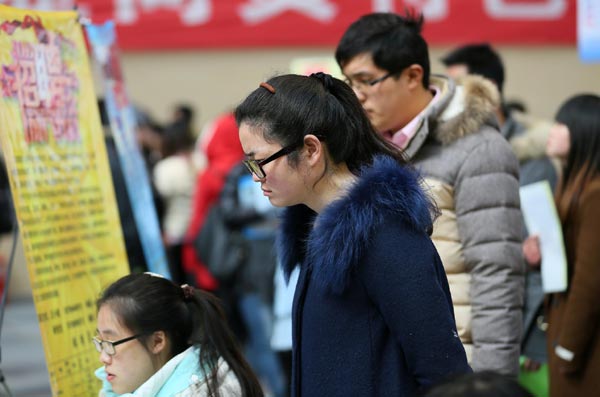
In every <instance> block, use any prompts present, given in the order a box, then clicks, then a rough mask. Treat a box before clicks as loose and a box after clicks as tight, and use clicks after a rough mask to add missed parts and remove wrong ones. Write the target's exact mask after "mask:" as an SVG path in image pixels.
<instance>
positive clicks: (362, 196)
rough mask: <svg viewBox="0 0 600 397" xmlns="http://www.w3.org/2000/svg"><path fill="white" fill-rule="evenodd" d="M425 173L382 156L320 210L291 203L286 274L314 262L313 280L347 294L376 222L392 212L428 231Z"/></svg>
mask: <svg viewBox="0 0 600 397" xmlns="http://www.w3.org/2000/svg"><path fill="white" fill-rule="evenodd" d="M419 181H420V179H419V176H418V175H417V174H416V173H415V171H414V170H412V169H411V168H409V167H402V166H400V165H399V164H398V163H397V162H396V161H395V160H394V159H392V158H391V157H387V156H379V157H377V158H376V159H375V161H374V162H373V165H372V166H370V167H364V168H363V169H362V170H361V177H360V178H359V180H358V182H357V183H356V184H355V185H354V186H353V187H352V188H351V189H350V191H349V193H348V194H347V195H346V196H345V197H343V198H341V199H339V200H336V201H334V202H333V203H331V204H330V205H329V206H327V207H326V208H325V209H324V210H323V212H322V213H321V214H320V215H319V217H318V221H317V222H316V226H315V228H314V229H313V228H312V225H313V224H314V223H315V219H316V213H315V212H314V211H312V210H311V209H309V208H308V207H306V206H305V205H296V206H293V207H289V208H286V209H285V211H284V213H283V215H282V217H283V219H282V224H281V230H280V233H279V234H278V237H277V248H278V253H279V257H280V259H281V262H282V266H283V269H284V271H285V273H286V275H287V276H288V277H289V274H290V273H291V271H292V270H293V269H294V267H295V266H296V264H297V263H299V262H300V263H303V265H306V266H310V267H311V270H312V278H313V280H317V282H319V283H321V284H322V286H323V287H325V288H327V289H328V290H330V291H332V292H334V293H337V294H341V293H342V292H343V291H344V290H345V289H346V287H347V286H348V284H349V282H350V279H351V275H352V270H353V269H354V268H355V267H356V266H357V265H358V263H359V262H360V261H361V258H362V255H363V252H364V251H365V249H367V247H368V244H369V241H370V237H371V235H372V234H373V231H374V230H375V228H376V227H377V226H378V225H379V224H381V223H382V221H383V220H384V219H386V218H388V217H397V218H400V219H402V220H404V222H405V223H406V225H407V227H411V228H414V229H415V230H420V231H424V232H428V231H430V230H431V227H432V210H433V207H432V204H431V201H430V199H429V198H428V197H427V196H426V195H425V193H424V192H423V190H422V189H421V187H420V185H419Z"/></svg>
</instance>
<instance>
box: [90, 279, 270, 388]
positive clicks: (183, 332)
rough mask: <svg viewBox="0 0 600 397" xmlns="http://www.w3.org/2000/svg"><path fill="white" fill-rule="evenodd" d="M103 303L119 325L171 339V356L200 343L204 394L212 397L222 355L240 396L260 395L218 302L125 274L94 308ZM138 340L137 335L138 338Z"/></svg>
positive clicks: (167, 282)
mask: <svg viewBox="0 0 600 397" xmlns="http://www.w3.org/2000/svg"><path fill="white" fill-rule="evenodd" d="M103 305H109V306H110V308H111V309H112V311H113V312H114V313H115V314H116V316H117V317H118V319H119V320H120V322H121V324H123V325H124V326H125V327H127V328H128V329H130V330H131V331H132V332H133V333H135V334H142V335H151V334H152V333H153V332H156V331H163V332H164V333H165V334H166V335H167V337H168V338H169V340H170V341H171V345H172V348H171V350H172V351H171V352H170V353H171V355H170V356H171V357H173V356H175V355H177V354H179V353H181V352H183V351H184V350H185V349H187V348H188V347H190V346H192V345H199V346H200V368H209V369H210V371H208V372H210V373H207V374H206V376H207V377H208V382H207V385H208V390H209V396H211V397H218V396H219V395H220V394H219V390H218V385H219V383H218V379H217V363H218V360H219V357H222V358H223V359H224V360H225V361H226V362H227V364H228V365H229V368H230V369H231V370H232V371H233V372H234V373H235V375H236V377H237V380H238V381H239V383H240V387H241V390H242V395H243V396H247V397H254V396H263V393H262V390H261V387H260V384H259V382H258V379H257V378H256V376H255V375H254V373H253V372H252V370H251V368H250V365H249V364H248V363H247V362H246V360H245V359H244V357H243V355H242V353H241V351H240V348H239V346H238V343H237V341H236V339H235V338H234V336H233V333H232V332H231V330H230V329H229V327H228V325H227V320H226V319H225V315H224V313H223V310H222V308H221V305H220V303H219V300H218V299H217V298H216V297H214V296H213V295H212V294H210V293H208V292H204V291H201V290H199V289H195V290H194V292H193V296H192V297H190V298H189V299H188V298H186V295H185V293H184V289H183V288H182V287H180V286H178V285H176V284H174V283H173V282H172V281H170V280H168V279H166V278H163V277H159V276H155V275H150V274H148V273H144V274H130V275H127V276H124V277H122V278H120V279H119V280H117V281H115V282H114V283H113V284H111V285H110V286H109V287H108V288H106V290H105V291H104V292H103V293H102V295H101V297H100V299H98V302H97V306H98V309H100V307H101V306H103ZM140 339H141V338H140Z"/></svg>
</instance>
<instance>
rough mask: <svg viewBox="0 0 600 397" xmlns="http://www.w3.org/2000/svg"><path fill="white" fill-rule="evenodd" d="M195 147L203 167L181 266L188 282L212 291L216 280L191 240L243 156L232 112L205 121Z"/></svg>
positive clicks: (193, 198)
mask: <svg viewBox="0 0 600 397" xmlns="http://www.w3.org/2000/svg"><path fill="white" fill-rule="evenodd" d="M196 150H201V151H202V152H203V153H204V155H205V157H206V166H205V167H204V168H203V169H202V170H201V171H200V172H199V174H198V177H197V178H196V182H195V185H194V193H193V196H192V210H191V219H190V222H189V225H188V228H187V231H186V235H185V241H184V244H183V248H182V260H183V268H184V272H185V275H186V279H187V280H188V283H189V284H192V285H195V286H196V287H198V288H202V289H205V290H208V291H216V290H217V288H218V286H219V283H218V281H217V280H216V279H215V278H214V277H213V275H212V274H211V273H210V271H209V270H208V268H207V267H206V265H205V264H204V263H202V261H201V260H200V259H199V257H198V253H197V252H196V250H195V248H194V239H195V238H196V236H197V235H198V233H199V232H200V229H201V228H202V225H203V223H204V221H205V219H206V215H207V214H208V212H209V210H210V208H211V207H212V206H213V205H214V204H215V202H216V201H217V200H218V199H219V195H220V194H221V190H222V189H223V186H224V184H225V180H226V179H227V175H229V173H230V172H231V170H232V168H233V167H234V166H235V165H237V164H239V162H240V161H241V160H242V159H243V157H244V152H243V150H242V147H241V145H240V140H239V137H238V128H237V125H236V123H235V118H234V116H233V113H225V114H223V115H221V116H219V117H217V118H216V119H215V120H213V121H212V122H210V123H209V124H207V125H206V126H205V127H204V129H203V131H202V133H201V134H200V136H199V138H198V144H197V145H196Z"/></svg>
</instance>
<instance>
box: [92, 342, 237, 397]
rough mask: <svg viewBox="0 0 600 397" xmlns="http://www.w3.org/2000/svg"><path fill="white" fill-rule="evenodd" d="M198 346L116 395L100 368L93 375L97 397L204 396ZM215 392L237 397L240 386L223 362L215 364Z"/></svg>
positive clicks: (203, 380)
mask: <svg viewBox="0 0 600 397" xmlns="http://www.w3.org/2000/svg"><path fill="white" fill-rule="evenodd" d="M199 354H200V349H199V348H197V347H190V348H188V349H187V350H185V351H184V352H182V353H180V354H178V355H176V356H175V357H173V358H172V359H171V360H169V361H168V362H167V363H166V364H165V365H164V366H163V367H162V368H161V369H159V370H158V371H157V372H156V373H155V374H154V375H152V376H151V377H150V378H149V379H148V380H147V381H146V382H144V383H143V384H142V385H141V386H140V387H139V388H138V389H137V390H135V391H134V392H133V393H125V394H117V393H115V392H114V391H113V389H112V385H111V384H110V382H108V381H107V380H106V370H105V369H104V367H100V368H98V369H97V370H96V372H95V375H96V377H97V378H98V379H100V380H101V381H102V389H101V390H100V393H99V396H100V397H172V396H177V397H187V396H206V395H208V387H207V383H206V378H205V371H204V370H201V369H200V358H199ZM218 367H219V370H218V379H219V392H220V393H221V395H223V396H241V389H240V385H239V383H238V381H237V378H236V376H235V374H234V373H233V371H230V370H229V366H228V365H227V363H226V362H225V361H224V360H222V359H220V360H219V363H218Z"/></svg>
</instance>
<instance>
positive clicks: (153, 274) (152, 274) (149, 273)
mask: <svg viewBox="0 0 600 397" xmlns="http://www.w3.org/2000/svg"><path fill="white" fill-rule="evenodd" d="M144 274H147V275H149V276H152V277H158V278H165V276H163V275H162V274H158V273H153V272H144Z"/></svg>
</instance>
